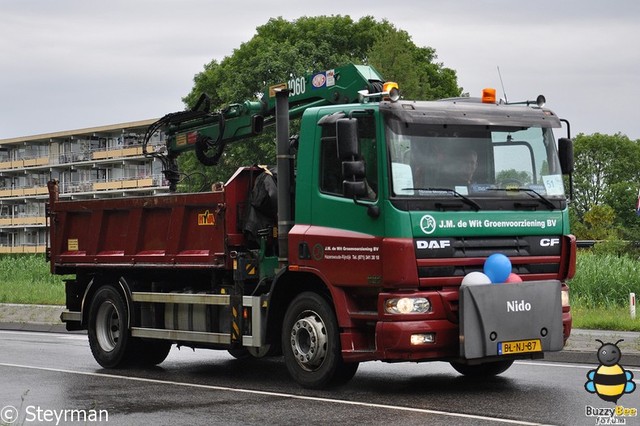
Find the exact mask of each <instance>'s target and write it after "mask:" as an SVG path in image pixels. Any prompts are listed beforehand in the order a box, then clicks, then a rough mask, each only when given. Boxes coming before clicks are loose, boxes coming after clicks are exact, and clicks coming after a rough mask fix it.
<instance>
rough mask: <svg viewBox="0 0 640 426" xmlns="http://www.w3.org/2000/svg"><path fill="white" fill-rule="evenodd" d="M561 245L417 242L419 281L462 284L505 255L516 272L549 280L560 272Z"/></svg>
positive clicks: (527, 240)
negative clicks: (496, 255) (492, 259)
mask: <svg viewBox="0 0 640 426" xmlns="http://www.w3.org/2000/svg"><path fill="white" fill-rule="evenodd" d="M561 241H562V240H561V238H560V237H558V236H524V237H508V238H505V237H495V238H487V237H478V238H472V237H463V238H417V239H415V240H414V245H415V252H416V258H417V263H418V265H417V266H418V277H419V278H427V279H429V278H431V279H433V278H444V277H448V278H450V279H456V280H454V281H458V282H459V278H461V277H464V276H465V275H466V274H468V273H469V272H474V271H482V269H483V265H484V261H485V259H486V258H487V257H488V256H490V255H492V254H494V253H502V254H504V255H505V256H507V257H509V259H510V260H511V263H512V266H513V272H515V273H517V274H519V275H536V278H538V279H542V278H545V279H550V278H553V275H557V274H558V272H559V269H560V255H561ZM449 281H451V280H449ZM451 283H453V282H449V284H451ZM425 284H427V283H426V282H425ZM444 284H447V283H446V282H445V283H444Z"/></svg>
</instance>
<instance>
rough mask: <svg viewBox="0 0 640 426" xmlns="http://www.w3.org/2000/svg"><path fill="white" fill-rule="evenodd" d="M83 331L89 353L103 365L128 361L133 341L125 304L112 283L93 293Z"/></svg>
mask: <svg viewBox="0 0 640 426" xmlns="http://www.w3.org/2000/svg"><path fill="white" fill-rule="evenodd" d="M87 334H88V336H89V347H90V348H91V352H92V353H93V357H94V358H95V360H96V361H97V362H98V364H100V365H101V366H103V367H104V368H116V367H123V366H125V365H126V364H128V363H129V362H130V360H131V356H132V352H133V351H134V349H133V346H134V345H133V341H132V338H131V336H130V334H129V323H128V312H127V307H126V305H125V303H124V300H123V298H122V296H121V295H120V293H119V292H118V291H117V290H116V289H114V288H113V287H109V286H104V287H101V288H100V289H98V291H97V292H96V294H95V295H94V296H93V300H92V301H91V307H90V308H89V326H88V333H87Z"/></svg>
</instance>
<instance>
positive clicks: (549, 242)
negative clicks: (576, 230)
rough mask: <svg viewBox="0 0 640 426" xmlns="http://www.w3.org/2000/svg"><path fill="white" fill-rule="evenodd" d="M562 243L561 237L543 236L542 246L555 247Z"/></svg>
mask: <svg viewBox="0 0 640 426" xmlns="http://www.w3.org/2000/svg"><path fill="white" fill-rule="evenodd" d="M558 244H560V238H541V239H540V247H553V246H557V245H558Z"/></svg>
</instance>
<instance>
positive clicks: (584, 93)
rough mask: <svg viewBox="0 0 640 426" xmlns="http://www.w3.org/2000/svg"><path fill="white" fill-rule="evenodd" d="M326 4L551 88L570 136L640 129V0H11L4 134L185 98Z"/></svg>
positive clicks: (467, 66)
mask: <svg viewBox="0 0 640 426" xmlns="http://www.w3.org/2000/svg"><path fill="white" fill-rule="evenodd" d="M318 15H329V16H330V15H349V16H351V17H352V18H353V19H354V20H357V19H359V18H360V17H362V16H367V15H369V16H373V17H375V18H376V19H378V20H382V19H386V20H388V21H389V22H391V23H392V24H394V25H395V26H396V28H399V29H402V30H405V31H407V32H408V33H409V34H410V35H411V37H412V39H413V42H414V43H415V44H416V45H418V46H429V47H432V48H434V49H435V50H436V54H437V56H438V58H437V61H438V62H441V63H442V64H443V65H444V66H445V67H448V68H452V69H454V70H455V71H456V72H457V76H458V85H459V86H461V87H462V88H463V89H464V91H465V92H469V93H470V94H471V95H472V96H479V95H480V93H481V90H482V89H483V88H484V87H494V88H496V89H498V95H499V96H500V97H504V91H506V94H507V96H508V99H509V101H524V100H532V99H535V98H536V96H537V95H539V94H544V96H545V97H546V99H547V107H549V108H551V109H552V110H553V111H554V112H555V113H556V114H557V115H559V116H560V117H562V118H565V119H567V120H569V121H570V123H571V133H572V136H575V135H576V134H578V133H585V134H592V133H596V132H597V133H604V134H615V133H622V134H624V135H627V136H628V137H629V138H631V139H633V140H636V139H640V113H639V112H638V111H639V107H638V105H637V104H638V103H637V102H636V99H639V100H640V48H639V47H638V44H639V43H640V1H638V0H611V1H602V0H563V1H557V0H553V1H552V0H539V1H536V2H532V1H524V0H481V1H480V0H450V1H443V0H395V1H393V2H389V1H378V0H368V1H361V0H354V1H346V0H345V1H342V2H326V1H324V2H318V1H315V2H313V1H301V0H269V1H264V0H260V1H253V0H250V1H244V0H236V1H234V2H223V1H216V0H109V1H93V0H55V1H51V0H0V139H6V138H13V137H20V136H31V135H37V134H43V133H50V132H57V131H65V130H73V129H81V128H86V127H94V126H102V125H109V124H116V123H123V122H128V121H138V120H145V119H149V118H158V117H161V116H163V115H165V114H167V113H169V112H175V111H179V110H183V109H184V105H183V103H182V101H181V99H182V97H183V96H185V95H186V94H188V93H189V91H190V90H191V88H192V86H193V77H194V75H195V74H197V73H198V72H200V71H202V70H203V66H204V65H205V64H206V63H208V62H210V61H211V60H212V59H216V60H218V61H220V60H222V59H223V58H224V57H225V56H230V55H232V54H233V51H234V49H236V48H238V47H239V46H240V44H241V43H243V42H246V41H249V40H250V39H251V38H252V37H253V36H254V34H255V29H256V27H258V26H261V25H264V24H265V23H266V22H267V21H268V20H269V19H270V18H272V17H283V18H285V19H288V20H294V19H296V18H299V17H301V16H318ZM498 67H499V68H500V72H501V75H502V80H503V83H504V89H505V90H504V91H503V90H502V86H501V83H500V78H499V76H498V71H497V69H498ZM560 136H564V135H560Z"/></svg>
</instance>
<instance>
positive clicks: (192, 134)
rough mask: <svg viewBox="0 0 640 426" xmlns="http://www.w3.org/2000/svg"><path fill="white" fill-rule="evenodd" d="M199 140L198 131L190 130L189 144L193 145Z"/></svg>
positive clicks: (188, 134)
mask: <svg viewBox="0 0 640 426" xmlns="http://www.w3.org/2000/svg"><path fill="white" fill-rule="evenodd" d="M197 140H198V132H189V133H187V143H188V144H189V145H193V144H195V143H196V141H197Z"/></svg>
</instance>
